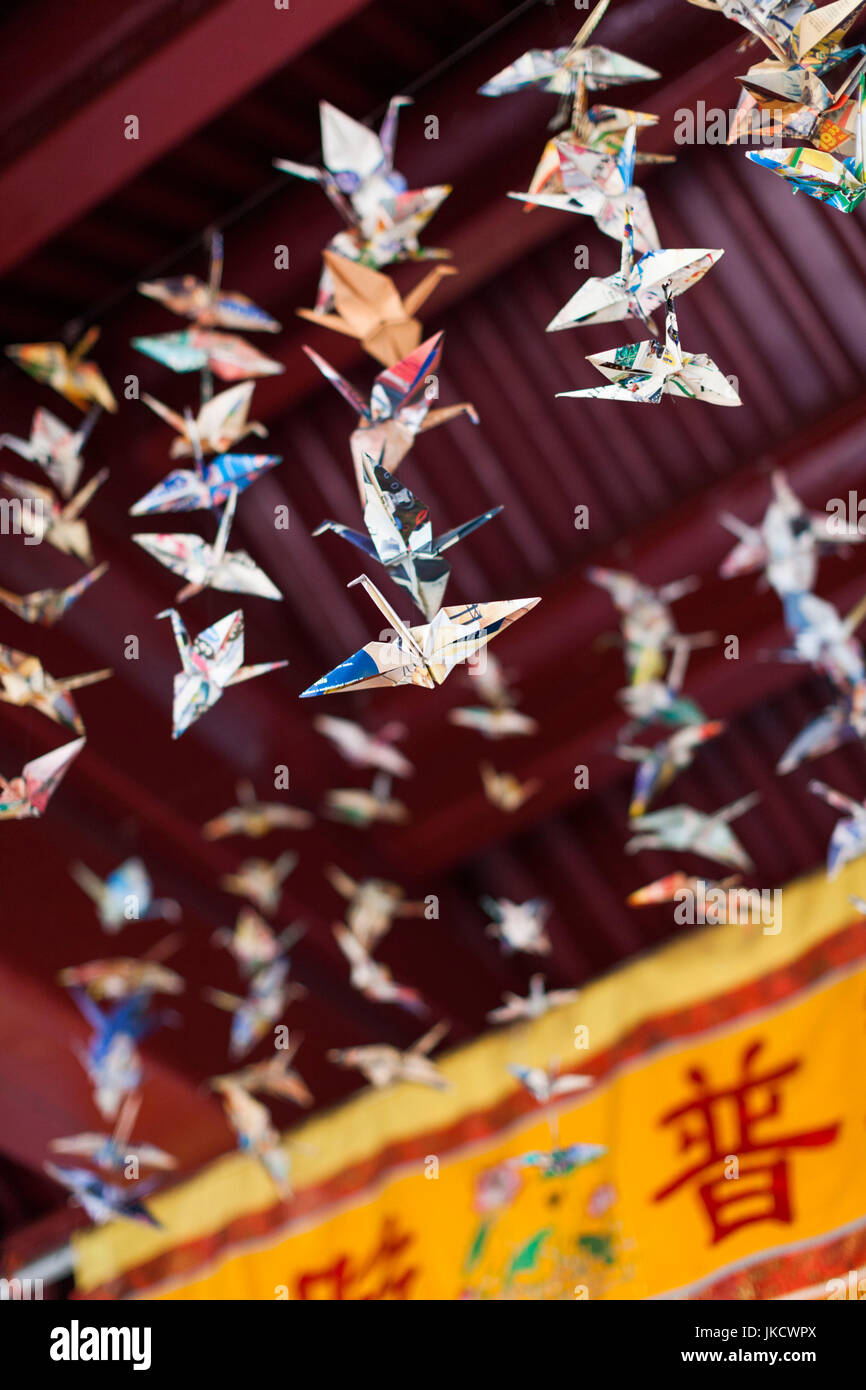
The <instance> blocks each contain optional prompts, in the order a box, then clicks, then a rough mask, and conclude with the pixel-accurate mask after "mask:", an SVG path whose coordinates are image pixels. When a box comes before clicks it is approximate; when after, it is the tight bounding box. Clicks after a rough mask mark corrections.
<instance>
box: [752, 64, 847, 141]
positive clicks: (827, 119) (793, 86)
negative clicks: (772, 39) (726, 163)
mask: <svg viewBox="0 0 866 1390" xmlns="http://www.w3.org/2000/svg"><path fill="white" fill-rule="evenodd" d="M851 51H852V50H847V52H848V53H849V54H850V52H851ZM840 61H842V58H841V57H838V56H837V55H833V57H832V58H831V59H830V60H829V61H828V62H827V63H826V64H823V65H822V67H821V70H822V71H825V70H826V68H827V67H830V66H835V64H836V63H837V62H840ZM862 70H863V59H861V60H860V62H859V63H858V64H857V66H856V67H855V69H854V71H853V72H852V73H849V75H848V76H847V77H846V78H844V80H843V81H842V82H841V83H840V85H839V86H838V87H837V88H836V90H835V91H831V89H830V88H829V87H828V86H827V85H826V83H824V82H822V80H821V78H820V77H819V76H818V72H817V70H816V69H815V68H812V67H804V66H803V65H802V64H800V63H793V62H791V63H789V62H787V61H785V60H784V59H783V60H781V61H780V60H777V59H773V58H770V59H767V60H766V61H765V62H763V63H756V64H755V65H754V66H753V67H751V68H749V71H748V72H747V73H746V76H745V77H741V78H740V82H741V83H742V87H743V90H742V92H741V93H740V99H739V102H738V103H737V109H736V111H735V112H734V116H733V119H732V120H731V123H730V127H729V131H728V140H727V143H728V144H729V145H732V144H737V143H739V142H740V141H741V140H743V139H744V138H747V137H748V138H753V137H754V135H755V134H756V132H759V133H760V137H761V138H762V139H763V140H765V141H770V140H773V141H778V140H781V139H782V138H787V139H794V140H806V141H808V142H809V144H810V145H814V146H815V147H816V148H817V149H819V150H824V151H825V153H833V154H836V155H853V154H854V153H855V152H856V149H857V118H858V114H859V103H858V100H857V97H856V96H851V95H850V92H851V88H852V86H855V87H856V83H857V78H858V77H859V75H860V73H861V72H862Z"/></svg>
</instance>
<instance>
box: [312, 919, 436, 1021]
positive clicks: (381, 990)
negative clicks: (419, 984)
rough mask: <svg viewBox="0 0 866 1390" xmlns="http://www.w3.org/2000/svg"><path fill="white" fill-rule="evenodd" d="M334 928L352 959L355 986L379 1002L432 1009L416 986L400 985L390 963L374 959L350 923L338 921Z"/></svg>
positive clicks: (418, 1009) (416, 1010)
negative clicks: (412, 987)
mask: <svg viewBox="0 0 866 1390" xmlns="http://www.w3.org/2000/svg"><path fill="white" fill-rule="evenodd" d="M333 932H334V937H335V938H336V942H337V945H338V946H339V948H340V950H341V951H342V952H343V955H344V956H345V957H346V960H347V961H348V962H349V966H350V973H349V982H350V984H351V986H352V988H353V989H357V990H358V991H359V993H361V994H363V996H364V998H365V999H372V1000H373V1001H374V1002H375V1003H377V1004H399V1005H400V1007H401V1008H402V1009H408V1010H409V1012H410V1013H413V1014H421V1015H423V1014H426V1013H429V1009H428V1008H427V1005H426V1004H425V1003H424V1000H423V999H422V998H421V995H420V994H419V993H418V991H417V989H409V987H408V986H407V985H399V984H398V983H397V981H396V980H395V979H394V976H393V974H392V972H391V971H390V970H389V969H388V966H387V965H381V964H380V963H379V962H378V961H375V960H374V959H373V957H372V956H371V955H370V953H369V951H368V950H367V948H366V947H365V946H363V945H362V944H361V942H360V941H359V940H358V938H357V937H356V936H354V935H353V934H352V932H350V931H349V929H348V927H344V926H343V924H342V923H341V922H337V923H336V924H335V926H334V927H333Z"/></svg>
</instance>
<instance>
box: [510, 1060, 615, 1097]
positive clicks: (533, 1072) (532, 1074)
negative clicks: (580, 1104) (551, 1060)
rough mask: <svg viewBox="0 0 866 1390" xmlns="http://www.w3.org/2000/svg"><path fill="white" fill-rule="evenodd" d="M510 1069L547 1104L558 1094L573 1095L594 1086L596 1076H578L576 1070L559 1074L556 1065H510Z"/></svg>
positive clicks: (512, 1073) (531, 1093) (531, 1091)
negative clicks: (545, 1066) (546, 1066)
mask: <svg viewBox="0 0 866 1390" xmlns="http://www.w3.org/2000/svg"><path fill="white" fill-rule="evenodd" d="M508 1070H509V1071H510V1072H511V1075H512V1076H516V1077H517V1080H518V1081H519V1082H520V1084H521V1086H525V1088H526V1090H527V1091H528V1092H529V1094H530V1095H531V1096H532V1098H533V1099H534V1100H537V1101H538V1103H539V1105H547V1103H548V1102H549V1101H551V1100H555V1099H556V1097H557V1096H564V1095H571V1094H572V1093H573V1092H574V1091H585V1090H586V1089H587V1088H588V1087H589V1086H592V1085H593V1083H594V1081H595V1077H594V1076H578V1075H577V1074H576V1073H575V1072H566V1073H565V1074H564V1075H562V1076H559V1075H557V1072H556V1068H555V1067H548V1068H547V1069H545V1068H544V1067H517V1066H512V1065H509V1067H508Z"/></svg>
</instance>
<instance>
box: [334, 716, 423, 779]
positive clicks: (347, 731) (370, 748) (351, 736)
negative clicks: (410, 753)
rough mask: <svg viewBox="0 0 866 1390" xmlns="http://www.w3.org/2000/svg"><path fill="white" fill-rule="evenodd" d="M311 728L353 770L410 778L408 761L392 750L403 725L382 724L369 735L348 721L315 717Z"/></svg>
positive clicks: (402, 733)
mask: <svg viewBox="0 0 866 1390" xmlns="http://www.w3.org/2000/svg"><path fill="white" fill-rule="evenodd" d="M313 728H314V729H315V730H316V732H317V733H320V734H323V735H324V737H325V738H328V739H330V740H331V742H332V743H333V745H334V747H335V748H337V749H339V751H340V752H341V753H342V755H343V757H344V758H345V759H346V761H347V762H349V763H352V764H353V765H354V766H355V767H375V768H378V769H379V770H380V771H381V772H388V773H390V774H391V776H392V777H410V776H411V775H412V773H413V772H414V771H415V769H414V767H413V766H412V764H411V763H410V761H409V759H408V758H406V757H404V756H403V754H402V753H401V752H399V750H398V749H396V748H395V747H394V742H395V740H396V739H398V738H402V737H403V736H404V734H405V732H406V729H405V726H404V725H403V724H395V723H393V722H392V723H390V724H384V725H383V726H382V728H381V729H378V730H377V731H376V733H374V734H370V733H368V732H367V730H366V729H364V728H362V727H361V725H360V724H355V723H353V722H352V720H351V719H337V718H336V717H335V716H334V715H332V714H317V715H316V717H315V719H314V720H313Z"/></svg>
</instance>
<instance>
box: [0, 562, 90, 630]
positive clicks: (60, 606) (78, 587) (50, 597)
mask: <svg viewBox="0 0 866 1390" xmlns="http://www.w3.org/2000/svg"><path fill="white" fill-rule="evenodd" d="M107 570H108V565H107V563H103V564H101V565H97V567H96V569H94V570H91V571H90V573H89V574H85V576H84V578H83V579H79V580H78V581H77V582H76V583H75V584H69V585H68V586H67V588H65V589H37V590H36V591H35V592H34V593H32V594H12V593H10V592H9V590H8V589H0V603H2V604H3V606H4V607H5V608H8V609H9V610H10V611H11V612H12V613H16V614H17V615H18V617H19V618H21V619H22V620H23V621H24V622H25V623H41V624H42V626H43V627H53V626H54V624H55V623H58V622H59V621H60V619H61V618H62V617H63V615H64V613H65V612H66V611H67V609H69V608H71V607H72V605H73V603H76V602H77V601H78V599H80V598H81V595H82V594H84V593H86V591H87V590H88V589H89V588H90V586H91V584H95V583H96V581H97V579H101V578H102V576H103V575H104V574H105V573H106V571H107Z"/></svg>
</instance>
